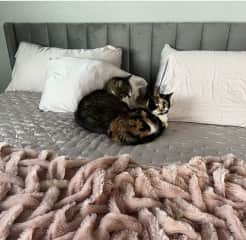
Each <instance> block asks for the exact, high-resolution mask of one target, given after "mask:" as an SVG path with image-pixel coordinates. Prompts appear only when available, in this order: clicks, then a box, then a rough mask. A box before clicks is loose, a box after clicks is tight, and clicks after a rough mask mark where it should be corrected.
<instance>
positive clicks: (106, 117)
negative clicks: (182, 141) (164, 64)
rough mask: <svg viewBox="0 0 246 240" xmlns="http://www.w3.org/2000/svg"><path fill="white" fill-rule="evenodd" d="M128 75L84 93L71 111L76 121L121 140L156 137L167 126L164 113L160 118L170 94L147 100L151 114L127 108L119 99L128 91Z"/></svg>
mask: <svg viewBox="0 0 246 240" xmlns="http://www.w3.org/2000/svg"><path fill="white" fill-rule="evenodd" d="M129 78H130V77H127V78H113V79H111V80H109V82H108V83H107V84H106V85H105V87H104V89H103V90H96V91H94V92H92V93H91V94H88V95H87V96H86V97H84V98H83V99H82V100H81V101H80V103H79V105H78V108H77V110H76V112H75V120H76V122H77V123H78V124H79V125H80V126H82V127H84V128H86V129H88V130H90V131H92V132H97V133H104V134H107V135H108V136H109V137H110V138H111V139H112V140H114V141H117V142H120V143H122V144H131V145H135V144H140V143H145V142H149V141H152V140H153V139H155V138H156V137H158V136H159V135H160V134H161V133H162V131H163V130H164V129H165V128H166V127H167V117H166V118H165V119H164V118H163V116H164V115H165V116H166V114H167V109H166V108H167V107H170V97H171V95H170V96H169V95H160V94H159V95H156V96H155V98H153V99H151V100H150V101H149V102H148V104H149V107H151V111H153V113H154V114H153V113H151V111H150V110H148V109H146V108H141V107H139V108H134V109H130V108H129V107H128V105H127V104H126V103H125V102H123V101H122V100H124V99H126V98H127V97H129V96H130V94H131V87H130V83H129ZM162 97H167V99H162ZM155 101H158V102H155ZM144 105H146V103H145V104H144ZM145 107H146V106H145ZM164 111H165V112H164ZM162 114H163V116H162ZM159 116H160V117H159ZM162 118H163V119H164V120H163V121H165V122H164V123H163V122H162Z"/></svg>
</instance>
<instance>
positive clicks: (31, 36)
mask: <svg viewBox="0 0 246 240" xmlns="http://www.w3.org/2000/svg"><path fill="white" fill-rule="evenodd" d="M4 30H5V36H6V41H7V46H8V51H9V58H10V62H11V66H12V67H13V64H14V60H15V59H14V55H15V52H16V50H17V48H18V44H19V43H20V42H21V41H28V42H32V43H37V44H41V45H45V46H51V47H62V48H95V47H100V46H103V45H106V44H112V45H114V46H118V47H122V48H123V49H124V55H123V64H122V67H123V68H124V69H126V70H128V71H130V72H131V73H134V74H137V75H141V76H143V77H144V78H146V79H147V80H148V81H149V82H150V83H153V82H154V80H155V78H156V74H157V71H158V66H159V61H160V53H161V49H162V48H163V46H164V44H165V43H169V44H170V45H171V46H173V47H175V48H177V49H182V50H195V49H202V50H246V23H5V24H4Z"/></svg>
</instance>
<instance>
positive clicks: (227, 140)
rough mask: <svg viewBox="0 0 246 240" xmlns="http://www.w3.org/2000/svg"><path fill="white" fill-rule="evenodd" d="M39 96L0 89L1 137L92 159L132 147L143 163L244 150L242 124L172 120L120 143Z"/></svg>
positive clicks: (238, 153) (245, 138) (245, 131)
mask: <svg viewBox="0 0 246 240" xmlns="http://www.w3.org/2000/svg"><path fill="white" fill-rule="evenodd" d="M39 100H40V94H38V93H28V92H7V93H3V94H1V95H0V141H5V142H8V143H10V144H14V145H17V146H23V147H25V146H31V147H34V148H37V149H53V150H56V151H58V152H59V153H61V154H66V155H70V156H71V157H76V156H83V157H87V158H91V159H92V158H96V157H99V156H103V155H105V154H106V155H116V154H119V153H130V154H131V155H132V156H133V157H134V158H135V159H136V160H138V161H139V162H141V163H144V164H163V163H170V162H185V161H188V160H189V159H190V158H191V157H192V156H195V155H223V154H226V153H234V154H235V155H236V156H238V157H245V156H246V129H245V128H238V127H223V126H214V125H203V124H194V123H181V122H170V123H169V127H168V129H167V130H166V131H165V132H164V133H163V135H162V136H161V137H159V138H158V139H156V140H155V141H153V142H151V143H147V144H143V145H137V146H121V145H118V144H117V143H114V142H112V141H111V140H110V139H108V138H107V137H106V136H104V135H99V134H95V133H91V132H89V131H87V130H84V129H82V128H81V127H79V126H77V124H76V123H75V122H74V120H73V115H72V114H64V113H52V112H41V111H40V110H39V109H38V103H39Z"/></svg>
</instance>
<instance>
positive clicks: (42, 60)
mask: <svg viewBox="0 0 246 240" xmlns="http://www.w3.org/2000/svg"><path fill="white" fill-rule="evenodd" d="M63 56H68V57H79V58H87V59H97V60H103V61H106V62H109V63H112V64H114V65H116V66H118V67H120V65H121V58H122V50H121V49H120V48H115V47H113V46H110V45H108V46H105V47H102V48H96V49H62V48H52V47H42V46H40V45H37V44H32V43H27V42H21V43H20V45H19V48H18V51H17V53H16V55H15V58H16V61H15V65H14V69H13V72H12V80H11V82H10V84H9V86H8V88H7V91H16V90H22V91H34V92H42V90H43V88H44V84H45V74H46V71H47V66H48V63H49V61H50V60H51V59H55V58H60V57H63Z"/></svg>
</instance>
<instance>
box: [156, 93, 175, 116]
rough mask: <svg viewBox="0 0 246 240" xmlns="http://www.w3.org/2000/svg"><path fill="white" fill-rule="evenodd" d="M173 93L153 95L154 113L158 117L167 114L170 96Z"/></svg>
mask: <svg viewBox="0 0 246 240" xmlns="http://www.w3.org/2000/svg"><path fill="white" fill-rule="evenodd" d="M172 95H173V93H168V94H161V93H156V94H155V95H154V104H155V110H154V111H155V112H156V113H157V114H158V115H163V114H167V113H168V111H169V109H170V107H171V101H170V100H171V96H172Z"/></svg>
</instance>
